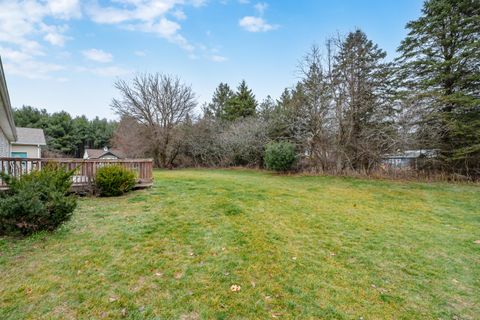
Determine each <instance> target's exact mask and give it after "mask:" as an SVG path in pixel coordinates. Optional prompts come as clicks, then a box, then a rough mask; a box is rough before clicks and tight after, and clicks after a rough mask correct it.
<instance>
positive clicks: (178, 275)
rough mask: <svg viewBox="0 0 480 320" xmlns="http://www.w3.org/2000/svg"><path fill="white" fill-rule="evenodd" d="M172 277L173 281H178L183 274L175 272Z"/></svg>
mask: <svg viewBox="0 0 480 320" xmlns="http://www.w3.org/2000/svg"><path fill="white" fill-rule="evenodd" d="M173 277H174V278H175V279H177V280H178V279H181V278H182V277H183V272H176V273H175V274H174V275H173Z"/></svg>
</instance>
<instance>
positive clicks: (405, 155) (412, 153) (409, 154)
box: [386, 149, 436, 159]
mask: <svg viewBox="0 0 480 320" xmlns="http://www.w3.org/2000/svg"><path fill="white" fill-rule="evenodd" d="M435 155H436V150H433V149H418V150H405V151H403V152H401V153H396V154H389V155H387V156H386V159H415V158H418V157H420V156H423V157H427V158H432V157H435Z"/></svg>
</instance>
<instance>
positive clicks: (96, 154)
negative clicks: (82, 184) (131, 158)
mask: <svg viewBox="0 0 480 320" xmlns="http://www.w3.org/2000/svg"><path fill="white" fill-rule="evenodd" d="M85 152H86V153H87V154H88V158H90V159H98V158H101V157H103V156H105V155H108V154H111V155H113V156H116V157H118V158H124V156H123V154H122V152H121V151H120V150H116V149H109V150H104V149H85Z"/></svg>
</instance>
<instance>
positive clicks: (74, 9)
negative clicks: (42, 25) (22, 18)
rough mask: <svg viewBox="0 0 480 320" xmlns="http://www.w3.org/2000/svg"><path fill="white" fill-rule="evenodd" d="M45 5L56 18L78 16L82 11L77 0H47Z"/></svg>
mask: <svg viewBox="0 0 480 320" xmlns="http://www.w3.org/2000/svg"><path fill="white" fill-rule="evenodd" d="M47 6H48V8H49V9H50V12H51V13H52V14H53V15H54V16H55V17H58V18H61V19H70V18H80V17H81V16H82V11H81V8H80V2H79V1H78V0H49V1H48V2H47Z"/></svg>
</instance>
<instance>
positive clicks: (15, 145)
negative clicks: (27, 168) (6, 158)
mask: <svg viewBox="0 0 480 320" xmlns="http://www.w3.org/2000/svg"><path fill="white" fill-rule="evenodd" d="M16 129H17V139H16V140H15V141H12V142H11V147H10V148H11V152H10V153H11V157H14V158H41V157H42V150H41V147H42V146H46V145H47V143H46V142H45V135H44V134H43V130H42V129H33V128H19V127H17V128H16Z"/></svg>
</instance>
